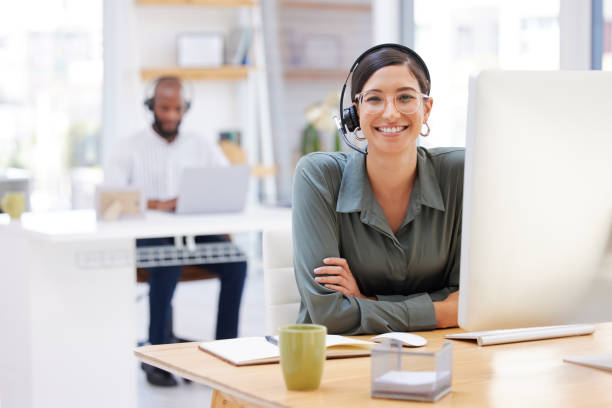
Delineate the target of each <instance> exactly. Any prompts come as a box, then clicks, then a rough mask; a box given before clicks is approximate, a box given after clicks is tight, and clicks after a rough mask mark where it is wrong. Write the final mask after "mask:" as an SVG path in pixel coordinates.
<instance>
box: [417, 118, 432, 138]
mask: <svg viewBox="0 0 612 408" xmlns="http://www.w3.org/2000/svg"><path fill="white" fill-rule="evenodd" d="M423 125H425V126H427V131H426V132H425V133H423V126H421V133H419V135H421V136H423V137H427V136H429V132H431V129H430V128H429V124H428V123H427V122H423Z"/></svg>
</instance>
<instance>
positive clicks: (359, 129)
mask: <svg viewBox="0 0 612 408" xmlns="http://www.w3.org/2000/svg"><path fill="white" fill-rule="evenodd" d="M357 131H359V132H361V128H360V127H359V126H357V127H356V128H355V130H353V134H354V135H355V139H357V140H366V137H365V136H363V137H359V136H357ZM361 134H362V135H363V132H361Z"/></svg>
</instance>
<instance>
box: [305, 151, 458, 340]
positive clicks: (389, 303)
mask: <svg viewBox="0 0 612 408" xmlns="http://www.w3.org/2000/svg"><path fill="white" fill-rule="evenodd" d="M463 163H464V149H462V148H435V149H425V148H422V147H419V148H418V151H417V177H416V179H415V182H414V186H413V188H412V193H411V196H410V203H409V205H408V209H407V211H406V217H405V218H404V221H403V223H402V225H401V226H400V228H399V229H398V231H397V233H396V234H393V232H392V231H391V227H390V226H389V223H388V222H387V219H386V217H385V215H384V213H383V211H382V208H381V207H380V205H379V204H378V201H377V200H376V197H375V196H374V193H373V192H372V188H371V186H370V181H369V178H368V176H367V172H366V161H365V156H364V155H362V154H361V153H357V152H354V153H349V154H347V153H311V154H309V155H307V156H305V157H303V158H302V159H301V160H300V161H299V163H298V165H297V168H296V171H295V178H294V185H293V246H294V251H293V253H294V267H295V278H296V281H297V285H298V288H299V291H300V295H301V298H302V300H301V305H300V313H299V317H298V322H301V323H317V324H323V325H325V326H327V329H328V331H329V333H345V334H360V333H384V332H389V331H416V330H426V329H433V328H435V327H436V316H435V312H434V308H433V303H432V302H433V301H440V300H443V299H445V298H446V297H447V296H448V295H449V294H450V293H452V292H454V291H456V290H457V289H458V287H459V261H460V251H461V216H462V203H463ZM327 257H342V258H345V259H346V260H347V261H348V264H349V267H350V268H351V272H352V273H353V276H354V277H355V280H356V281H357V284H358V285H359V289H360V290H361V293H362V294H364V295H366V296H376V297H377V298H378V301H374V300H369V299H360V298H354V297H350V296H345V295H343V294H342V293H340V292H337V291H334V290H331V289H327V288H326V287H325V286H323V285H322V284H319V283H317V282H316V281H315V280H314V278H315V276H314V272H313V270H314V269H315V268H317V267H319V266H323V259H324V258H327Z"/></svg>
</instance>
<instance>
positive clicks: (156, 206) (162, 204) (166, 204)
mask: <svg viewBox="0 0 612 408" xmlns="http://www.w3.org/2000/svg"><path fill="white" fill-rule="evenodd" d="M147 208H148V209H150V210H160V211H174V210H175V209H176V198H173V199H172V200H166V201H161V200H149V201H147Z"/></svg>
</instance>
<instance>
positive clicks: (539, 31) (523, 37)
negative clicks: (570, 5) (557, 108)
mask: <svg viewBox="0 0 612 408" xmlns="http://www.w3.org/2000/svg"><path fill="white" fill-rule="evenodd" d="M414 19H415V47H414V48H415V50H416V51H417V52H418V53H419V54H420V55H421V56H422V57H423V59H424V60H425V62H426V63H427V65H428V67H429V70H430V71H431V77H432V90H431V95H432V97H433V98H434V108H433V111H432V115H431V117H430V121H429V123H430V125H431V129H432V134H431V136H430V137H428V138H423V140H422V141H421V143H422V144H423V145H424V146H463V145H464V144H465V130H466V117H467V97H468V81H469V77H470V74H472V73H475V72H478V71H479V70H483V69H496V68H500V69H543V70H545V69H558V68H559V1H558V0H543V1H538V2H535V1H527V0H516V1H508V0H465V1H461V2H456V1H452V0H439V1H435V2H432V1H428V0H415V1H414Z"/></svg>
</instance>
